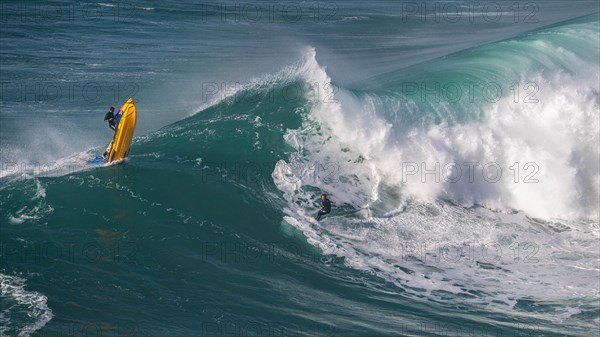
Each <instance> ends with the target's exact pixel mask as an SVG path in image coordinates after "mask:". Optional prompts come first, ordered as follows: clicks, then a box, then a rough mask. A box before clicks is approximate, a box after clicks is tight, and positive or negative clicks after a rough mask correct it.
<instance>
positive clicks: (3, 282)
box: [0, 274, 53, 337]
mask: <svg viewBox="0 0 600 337" xmlns="http://www.w3.org/2000/svg"><path fill="white" fill-rule="evenodd" d="M25 282H26V281H25V279H23V278H20V277H17V276H8V275H4V274H0V291H1V296H2V297H3V298H5V299H10V300H12V301H15V302H16V304H14V305H12V306H11V307H9V308H7V309H6V310H4V312H3V314H2V315H3V317H2V318H1V320H2V323H3V324H2V328H0V333H2V334H4V333H5V332H7V331H14V330H16V331H18V332H19V337H27V336H30V335H31V334H32V333H33V332H35V331H37V330H39V329H41V328H43V327H44V326H45V325H46V323H48V322H49V321H50V320H51V319H52V317H53V315H52V310H51V309H50V308H49V307H48V304H47V301H48V298H47V297H46V296H44V295H43V294H41V293H39V292H36V291H27V290H25ZM7 303H8V302H7ZM14 314H20V315H21V314H22V315H23V317H13V316H11V315H14ZM15 321H18V323H17V322H15Z"/></svg>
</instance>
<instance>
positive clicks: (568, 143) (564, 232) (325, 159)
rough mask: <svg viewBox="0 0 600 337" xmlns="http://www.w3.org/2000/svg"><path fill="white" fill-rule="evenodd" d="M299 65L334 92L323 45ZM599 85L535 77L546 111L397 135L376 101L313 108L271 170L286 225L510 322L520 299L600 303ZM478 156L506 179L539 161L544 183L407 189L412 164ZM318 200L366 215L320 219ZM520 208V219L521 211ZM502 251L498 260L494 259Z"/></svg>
mask: <svg viewBox="0 0 600 337" xmlns="http://www.w3.org/2000/svg"><path fill="white" fill-rule="evenodd" d="M302 62H303V63H304V64H303V65H302V66H297V67H295V71H296V75H295V76H297V77H300V78H302V79H303V80H304V81H306V82H307V83H331V80H330V79H329V77H328V76H327V73H326V71H325V69H324V68H322V67H320V66H319V64H318V62H317V61H316V53H315V52H314V49H309V50H308V51H307V53H306V55H305V58H304V59H303V61H302ZM579 62H581V63H582V64H585V62H584V61H581V60H579ZM597 78H598V74H597V73H591V74H590V76H589V77H586V76H584V77H576V76H575V77H574V75H568V74H556V75H555V76H553V77H551V78H548V77H543V76H539V77H538V78H536V81H537V83H538V84H539V85H540V86H541V87H543V88H544V91H543V92H540V94H539V95H538V98H539V100H540V102H539V103H538V104H529V105H527V104H523V103H522V102H520V103H514V102H513V101H511V100H512V97H506V98H503V99H501V100H500V101H498V102H497V103H495V104H490V105H489V106H488V107H486V108H485V109H486V116H485V118H484V119H483V120H481V121H477V122H471V123H464V124H455V125H448V124H442V125H432V126H429V127H426V128H422V129H418V128H414V129H412V130H409V131H408V132H407V133H401V132H395V130H394V127H393V126H392V125H389V124H388V123H387V122H386V121H385V119H384V118H383V117H381V115H383V114H382V113H381V112H378V111H377V110H376V108H375V104H373V102H372V100H371V98H369V97H356V96H354V95H353V94H352V93H350V92H348V91H344V90H339V91H337V92H335V93H334V95H333V97H334V98H335V99H334V100H331V101H323V100H314V101H313V105H312V109H311V110H310V112H309V113H308V114H307V115H306V116H305V119H304V121H303V125H302V127H301V128H300V129H298V130H288V131H287V132H286V134H285V140H286V142H287V143H288V144H289V145H291V146H292V147H294V148H295V149H296V152H294V153H291V154H290V155H289V158H288V160H287V161H283V160H282V161H279V162H278V163H277V165H276V166H275V169H274V171H273V174H272V175H273V181H274V183H275V184H276V186H277V187H278V188H279V189H280V190H281V191H282V192H283V193H284V198H285V199H286V200H287V202H288V207H287V208H286V209H285V212H286V214H287V216H286V217H285V218H284V219H285V221H286V222H287V223H289V224H291V225H293V226H295V227H297V228H299V229H300V230H302V231H303V233H304V234H305V235H306V236H307V238H308V241H309V242H310V243H311V244H313V245H316V246H318V247H320V248H321V249H323V251H324V252H325V253H326V254H328V253H332V254H336V255H339V256H343V257H344V258H345V260H344V261H345V263H346V264H348V265H349V266H351V267H353V268H357V269H361V270H367V271H369V272H374V271H375V273H376V274H377V275H379V276H381V277H384V278H386V279H389V280H390V281H392V282H395V283H396V284H398V286H400V287H403V288H405V289H406V290H407V295H408V296H410V295H414V296H419V297H420V296H427V297H429V298H431V299H432V300H435V301H442V302H443V301H450V302H455V301H457V300H459V301H465V302H471V303H478V304H479V305H482V306H486V307H489V308H490V309H491V308H494V310H498V311H507V310H512V311H513V312H512V314H514V315H519V314H523V315H530V314H531V313H519V312H517V311H518V310H514V308H515V305H516V304H517V303H518V301H519V299H532V300H535V301H552V300H557V301H558V302H557V303H561V301H563V302H564V301H567V300H569V299H571V298H580V297H586V298H597V296H598V295H599V292H598V289H596V288H594V287H591V286H590V285H591V284H596V282H597V281H596V280H597V278H598V277H599V276H600V274H599V272H598V268H597V260H598V258H600V255H599V254H598V253H597V252H598V251H599V249H600V246H599V242H598V239H599V238H600V236H599V231H598V223H597V221H598V213H597V212H598V208H597V205H598V188H599V187H598V186H599V184H598V183H599V182H600V178H599V168H598V158H599V156H600V154H599V153H598V146H597V144H598V132H599V130H598V114H597V111H598V106H597V102H598V88H597ZM330 94H333V92H326V95H325V96H327V97H329V95H330ZM321 97H323V96H321ZM398 134H401V135H400V136H401V137H399V136H398ZM470 161H477V162H480V163H483V164H486V163H498V164H499V165H501V166H502V168H503V169H506V170H508V169H509V168H510V167H511V165H513V164H514V163H519V165H520V169H521V170H523V169H524V165H525V164H526V163H528V162H534V163H536V164H537V165H538V167H539V173H538V175H536V176H535V177H533V178H535V179H538V180H539V182H538V183H524V182H523V179H524V178H525V177H524V175H525V174H527V173H530V171H527V172H524V171H521V172H520V174H521V176H520V177H519V182H518V183H515V182H514V176H503V177H502V178H501V179H500V180H499V181H498V182H493V183H491V182H489V181H486V180H485V179H483V178H482V177H479V178H476V179H474V181H472V182H470V181H468V180H466V179H465V180H461V181H458V182H456V183H449V182H444V181H440V182H435V181H428V180H426V181H422V180H421V179H420V176H419V177H418V178H419V179H412V180H411V179H407V180H404V179H403V178H405V177H404V176H403V175H402V171H401V168H402V166H401V164H402V163H403V162H416V163H427V164H428V165H429V166H428V167H429V168H431V167H432V166H433V165H432V164H435V163H436V162H439V163H441V164H442V165H444V164H445V163H448V162H457V163H464V162H470ZM326 164H333V165H334V167H335V169H336V170H335V172H334V174H330V173H331V171H327V168H323V169H315V167H318V166H319V165H326ZM320 173H323V174H320ZM409 178H410V177H409ZM321 191H323V192H326V193H329V194H330V195H331V198H332V199H333V200H337V201H338V203H342V204H346V205H351V206H352V207H354V208H357V209H362V210H364V211H361V212H358V213H354V214H352V215H350V216H335V214H336V211H334V212H333V215H332V216H333V218H331V217H330V218H325V220H322V221H321V222H320V223H316V222H315V221H314V220H313V219H312V214H310V213H312V212H314V210H316V209H318V206H317V204H316V200H317V199H318V195H319V194H320V193H321ZM442 200H451V201H452V202H454V203H456V205H455V204H452V203H449V202H445V201H442ZM477 205H483V206H485V208H480V207H477ZM514 209H518V210H522V211H521V212H518V213H516V214H513V213H515V212H514V211H513V210H514ZM490 210H499V211H501V212H500V213H495V212H492V211H490ZM338 213H340V212H339V211H338ZM531 217H539V218H543V219H546V220H535V219H532V218H531ZM415 245H416V247H419V248H420V247H424V248H425V249H426V250H429V251H430V252H431V251H434V250H435V249H436V247H444V245H448V247H462V248H461V249H467V252H472V253H471V255H472V257H471V258H459V259H458V261H453V260H452V259H449V258H445V259H440V260H439V261H438V260H436V259H435V258H434V257H432V256H434V255H436V254H437V256H441V255H442V253H440V251H439V250H438V251H437V253H435V252H432V253H434V254H433V255H429V256H427V255H421V254H420V253H417V254H415V255H417V256H419V257H420V260H416V259H412V258H407V257H409V256H410V254H407V250H408V249H409V248H411V247H413V248H414V246H415ZM465 247H466V248H465ZM498 247H499V248H500V249H501V250H502V254H501V256H500V257H499V259H498V260H496V259H495V258H494V257H495V255H494V254H495V253H494V252H495V249H496V248H498ZM534 251H535V254H533V252H534ZM455 252H456V251H455ZM484 252H487V253H488V254H486V255H484ZM531 254H533V255H531ZM490 255H491V256H490ZM574 257H576V258H574ZM415 289H416V290H415ZM553 310H556V313H559V312H561V310H563V311H564V312H562V313H561V314H559V315H562V316H561V317H565V318H568V317H570V316H571V315H572V313H573V312H575V311H574V309H573V308H569V307H562V308H557V307H553ZM536 314H538V315H539V317H541V318H543V319H556V318H551V317H549V316H545V314H544V313H536Z"/></svg>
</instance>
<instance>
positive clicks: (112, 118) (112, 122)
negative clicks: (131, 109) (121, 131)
mask: <svg viewBox="0 0 600 337" xmlns="http://www.w3.org/2000/svg"><path fill="white" fill-rule="evenodd" d="M104 121H105V122H108V126H109V127H110V128H111V129H113V130H116V129H117V123H116V122H115V114H114V113H113V112H112V111H109V112H107V113H106V115H104Z"/></svg>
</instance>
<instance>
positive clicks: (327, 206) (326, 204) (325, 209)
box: [317, 198, 332, 221]
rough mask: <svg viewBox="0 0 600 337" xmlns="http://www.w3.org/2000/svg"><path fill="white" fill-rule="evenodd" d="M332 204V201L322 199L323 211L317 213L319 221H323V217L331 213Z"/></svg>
mask: <svg viewBox="0 0 600 337" xmlns="http://www.w3.org/2000/svg"><path fill="white" fill-rule="evenodd" d="M331 203H332V201H331V200H329V199H327V198H325V200H322V199H321V209H320V210H319V213H317V221H319V220H321V217H322V216H323V215H325V214H328V213H329V212H331Z"/></svg>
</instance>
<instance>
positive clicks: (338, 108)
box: [0, 4, 600, 336]
mask: <svg viewBox="0 0 600 337" xmlns="http://www.w3.org/2000/svg"><path fill="white" fill-rule="evenodd" d="M105 5H106V4H105ZM148 6H150V5H148ZM145 8H146V9H145V10H147V11H160V5H159V4H156V8H158V9H156V8H155V7H154V5H152V6H150V7H145ZM231 8H234V7H231ZM176 10H178V9H177V8H174V9H173V11H176ZM161 13H162V12H161ZM165 15H166V14H165ZM347 20H349V21H356V20H358V21H361V20H363V18H362V17H360V16H354V15H350V16H348V18H347ZM364 20H365V21H368V20H367V19H364ZM344 22H346V21H344ZM599 23H600V20H599V17H598V15H597V14H594V15H591V16H586V17H582V18H579V19H575V20H570V21H565V22H562V23H559V24H555V25H552V26H548V27H544V28H540V29H537V30H534V31H530V32H527V33H524V34H517V35H516V36H514V37H511V38H508V39H503V40H500V41H497V42H491V43H485V44H482V45H480V46H475V47H472V48H468V49H465V50H462V51H458V52H454V53H448V54H447V55H445V56H443V57H437V58H433V59H431V60H428V61H425V62H421V63H416V64H413V65H410V66H407V67H398V69H395V70H393V71H386V72H384V73H382V74H378V75H377V76H373V77H370V79H369V80H368V81H365V83H366V84H365V85H363V86H361V87H358V88H357V87H356V86H354V85H353V86H351V85H342V84H339V83H336V82H335V81H334V80H333V79H332V77H333V76H332V75H331V72H330V71H329V70H328V68H327V67H325V66H323V65H322V62H321V61H320V59H321V54H320V50H321V49H320V47H310V46H303V47H301V48H298V50H299V52H298V54H299V55H300V56H299V57H298V59H297V60H295V61H294V62H290V64H289V65H287V66H284V67H282V68H281V69H280V70H279V71H275V72H272V73H271V74H269V75H263V76H259V77H256V78H254V79H251V80H249V81H246V82H244V83H245V84H244V85H227V86H221V87H216V90H214V91H211V96H212V97H210V98H211V100H210V104H204V105H202V104H197V105H198V106H200V105H201V108H198V109H196V111H195V113H194V114H193V115H191V116H189V117H186V118H183V119H180V120H179V121H177V122H174V123H172V124H168V125H167V126H164V127H162V128H160V129H158V130H157V131H151V132H146V133H139V134H138V136H137V137H136V138H135V139H134V144H133V145H132V148H131V157H130V158H129V159H128V160H127V161H126V163H124V164H122V165H115V166H109V167H103V168H94V169H89V168H87V167H85V166H84V165H82V164H81V162H80V160H78V159H77V158H78V157H85V156H90V155H92V154H94V153H96V152H97V151H100V148H92V149H89V150H85V151H84V149H83V148H81V149H79V150H78V151H82V152H79V153H76V154H75V155H71V156H65V157H64V158H62V159H60V160H58V161H56V162H54V163H53V164H51V165H46V166H43V167H39V166H35V165H33V164H31V163H28V165H29V166H28V167H27V168H28V169H27V170H26V172H23V170H19V169H18V167H15V166H14V165H12V164H10V165H3V167H2V169H3V171H2V175H1V176H0V177H1V179H2V182H1V183H0V198H1V200H2V202H1V204H0V205H1V206H2V214H1V219H2V223H3V225H2V228H1V230H2V243H3V248H2V259H1V261H2V262H3V263H2V267H1V269H0V272H1V273H2V274H0V280H1V282H2V308H1V309H2V313H1V316H0V322H2V323H3V324H2V325H3V328H2V329H0V334H3V335H4V334H6V335H11V336H12V335H19V336H28V335H32V336H35V335H36V331H38V332H37V333H47V334H48V335H61V334H62V335H64V334H65V333H66V332H69V333H70V334H72V335H79V334H81V335H86V334H90V333H91V332H92V331H93V332H94V333H96V334H98V335H136V334H137V335H160V336H189V335H211V334H213V335H268V336H278V335H281V336H284V335H292V336H314V335H339V336H372V335H384V336H392V335H409V336H412V335H432V336H438V335H442V336H444V335H451V336H453V335H456V336H458V335H467V334H474V335H517V334H524V335H533V336H563V335H568V336H587V335H588V334H589V332H590V331H592V329H595V328H597V324H598V321H599V320H600V316H599V314H600V313H599V312H598V306H597V303H598V297H599V295H600V294H599V290H598V288H597V287H596V285H597V284H598V282H597V280H598V276H600V275H599V272H600V270H599V269H598V262H597V261H598V258H599V257H600V256H599V253H598V251H599V249H600V245H599V238H600V227H599V225H598V221H599V214H598V203H599V202H600V198H599V193H600V167H599V165H600V163H599V159H600V152H599V148H598V143H599V133H600V130H599V123H600V119H599V114H598V108H599V104H600V98H599V95H600V88H599V87H598V83H599V77H600V74H599V69H598V58H599V57H600V52H599V50H598V44H599V43H600V41H599V38H600V37H599V35H598V30H599ZM140 34H141V33H140ZM324 58H327V56H324ZM377 69H379V70H380V68H377ZM334 72H335V71H334ZM203 98H204V97H203ZM202 100H203V99H202ZM199 101H201V99H200V98H197V99H196V100H194V102H199ZM190 104H191V103H190ZM142 105H143V104H142ZM142 110H143V109H140V111H142ZM5 151H6V150H5ZM11 151H12V150H11ZM17 152H18V153H20V155H22V156H26V154H25V152H26V151H25V150H21V151H20V152H19V151H15V153H17ZM11 153H13V152H11ZM5 154H6V152H5ZM321 193H327V194H328V195H329V196H330V197H331V199H332V200H334V201H336V202H337V206H336V207H335V208H334V211H333V212H332V213H331V214H330V215H328V216H327V217H325V218H324V220H322V221H320V222H316V221H315V220H314V216H315V213H316V210H317V209H318V203H317V201H318V199H319V196H320V195H321ZM10 275H19V276H18V277H17V276H10ZM26 281H27V282H26ZM26 283H27V285H26ZM25 289H27V290H25ZM33 289H35V291H34V290H33ZM5 303H7V304H6V305H5ZM53 317H56V318H55V319H52V318H53Z"/></svg>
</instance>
